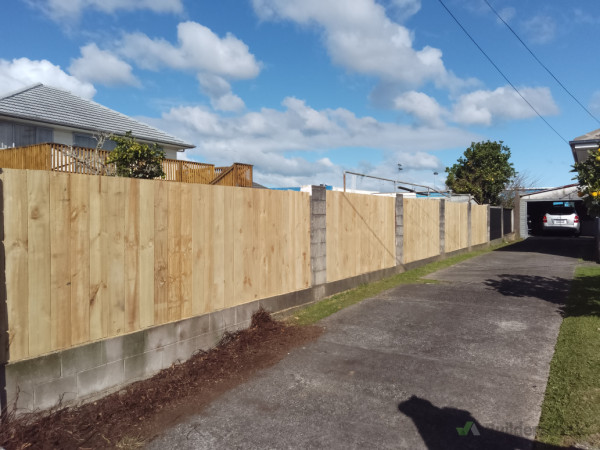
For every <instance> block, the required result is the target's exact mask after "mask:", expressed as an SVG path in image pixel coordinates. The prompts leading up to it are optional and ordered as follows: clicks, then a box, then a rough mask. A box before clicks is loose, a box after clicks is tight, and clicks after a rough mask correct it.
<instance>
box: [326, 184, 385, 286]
mask: <svg viewBox="0 0 600 450" xmlns="http://www.w3.org/2000/svg"><path fill="white" fill-rule="evenodd" d="M394 206H395V198H393V197H376V196H373V195H360V194H348V193H344V192H333V191H328V192H327V250H326V251H327V281H336V280H341V279H343V278H349V277H353V276H355V275H359V274H361V273H367V272H372V271H374V270H379V269H384V268H387V267H393V266H395V265H396V235H395V223H394V222H395V209H394Z"/></svg>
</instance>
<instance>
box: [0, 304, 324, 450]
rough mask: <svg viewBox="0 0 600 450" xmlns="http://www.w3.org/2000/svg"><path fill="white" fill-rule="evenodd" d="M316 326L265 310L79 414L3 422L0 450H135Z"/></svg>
mask: <svg viewBox="0 0 600 450" xmlns="http://www.w3.org/2000/svg"><path fill="white" fill-rule="evenodd" d="M321 332H322V329H321V328H318V327H297V326H288V325H286V324H284V323H282V322H278V321H275V320H273V319H272V318H271V315H270V314H269V313H268V312H267V311H265V310H263V309H260V310H259V311H257V312H256V313H254V315H253V316H252V323H251V326H250V328H248V329H246V330H242V331H238V332H236V333H226V334H225V335H224V336H223V339H222V340H221V342H220V343H219V345H218V346H217V347H216V348H214V349H211V350H209V351H207V352H205V351H198V352H197V353H196V354H195V355H194V356H193V357H192V358H190V359H189V360H188V361H186V362H184V363H182V364H176V365H173V366H171V367H170V368H168V369H165V370H163V371H161V372H159V373H158V374H156V375H155V376H154V377H152V378H150V379H147V380H143V381H140V382H137V383H133V384H131V385H129V386H127V387H125V388H124V389H122V390H121V391H119V392H117V393H114V394H112V395H109V396H107V397H104V398H102V399H101V400H98V401H96V402H93V403H88V404H85V405H82V406H79V407H73V408H63V409H59V408H56V409H54V410H52V411H48V412H37V413H30V414H25V415H21V416H19V417H14V415H9V417H7V418H5V419H4V420H3V421H2V423H0V446H2V447H4V448H5V449H7V450H10V449H25V448H32V449H33V448H107V447H120V448H136V447H141V446H142V445H143V443H144V442H147V441H149V440H151V439H152V438H153V437H154V436H157V435H158V434H160V432H161V431H162V430H164V429H166V428H168V427H170V426H173V425H175V424H176V423H178V422H180V421H181V420H182V419H184V418H185V417H186V416H188V415H190V414H194V413H198V412H200V411H201V410H202V408H204V407H205V406H207V405H208V404H209V403H210V402H211V401H213V400H214V399H215V398H216V397H218V396H219V395H221V394H223V393H224V392H226V391H227V390H229V389H231V388H233V387H235V386H237V385H239V384H240V383H242V382H244V381H245V380H247V379H248V378H249V377H250V376H252V375H253V374H255V373H256V372H257V371H258V370H260V369H263V368H266V367H269V366H272V365H273V364H275V363H277V362H278V361H279V360H281V359H282V358H283V357H284V356H285V355H286V354H287V353H288V351H289V350H290V349H291V348H293V347H296V346H299V345H302V344H304V343H306V342H309V341H311V340H313V339H315V338H316V337H318V336H319V335H320V334H321Z"/></svg>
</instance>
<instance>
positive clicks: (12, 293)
mask: <svg viewBox="0 0 600 450" xmlns="http://www.w3.org/2000/svg"><path fill="white" fill-rule="evenodd" d="M0 178H1V180H2V184H3V197H4V198H3V201H4V208H5V211H4V221H5V223H4V245H5V249H6V251H5V258H6V259H5V263H6V290H7V309H8V323H9V342H10V349H9V351H10V362H15V361H19V360H23V359H27V358H33V357H36V356H41V355H44V354H47V353H50V352H52V351H56V350H63V349H67V348H71V347H74V346H77V345H81V344H85V343H88V342H93V341H97V340H100V339H106V338H111V337H116V336H119V335H123V334H125V333H131V332H135V331H138V330H141V329H144V328H147V327H150V326H155V325H161V324H165V323H167V322H173V321H177V320H180V319H182V318H186V317H191V316H194V315H199V314H204V313H209V312H213V311H217V310H220V309H223V308H227V307H232V306H237V305H240V304H243V303H247V302H251V301H254V300H257V299H261V298H266V297H269V296H273V295H278V294H283V293H288V292H293V291H297V290H300V289H305V288H307V287H309V285H310V279H311V268H310V229H309V226H310V197H309V195H308V194H306V193H299V192H279V191H270V190H259V189H247V188H238V187H226V186H209V185H200V184H184V183H172V182H165V181H157V180H135V179H127V178H115V177H101V176H95V175H85V174H73V173H64V172H63V173H61V172H45V171H34V170H15V169H4V170H3V171H2V173H1V174H0Z"/></svg>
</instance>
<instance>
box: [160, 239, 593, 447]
mask: <svg viewBox="0 0 600 450" xmlns="http://www.w3.org/2000/svg"><path fill="white" fill-rule="evenodd" d="M588 248H591V241H589V240H587V239H584V238H580V239H575V238H530V239H528V240H527V241H525V242H522V243H519V244H516V245H513V246H511V247H508V248H506V249H504V250H501V251H495V252H492V253H489V254H485V255H483V256H479V257H476V258H472V259H470V260H468V261H466V262H463V263H461V264H457V265H455V266H453V267H451V268H448V269H444V270H441V271H439V272H437V273H435V274H433V275H431V276H430V278H431V279H433V280H438V283H437V284H427V285H404V286H400V287H398V288H395V289H392V290H390V291H387V292H385V293H383V294H381V295H379V296H377V297H374V298H371V299H368V300H365V301H363V302H362V303H360V304H358V305H355V306H352V307H350V308H347V309H345V310H343V311H340V312H339V313H337V314H335V315H333V316H331V317H329V318H327V319H326V320H324V321H323V322H322V324H323V325H324V326H325V327H326V328H327V331H326V333H324V334H323V335H322V337H321V338H319V339H318V340H317V341H315V342H314V343H311V344H310V345H309V346H307V347H305V348H298V349H295V350H294V351H293V352H291V353H290V355H289V356H288V357H286V358H285V359H284V360H282V361H281V362H280V363H279V364H277V365H276V366H274V367H272V368H270V369H268V370H265V371H263V372H261V373H260V374H259V375H258V376H257V377H256V378H254V379H252V380H251V381H249V382H248V383H246V384H244V385H242V386H240V387H238V388H236V389H234V390H232V391H230V392H229V393H227V394H225V395H224V396H222V397H220V398H219V399H218V400H217V401H215V402H214V403H213V404H212V405H211V406H209V407H208V408H206V409H205V410H204V411H203V412H202V414H200V415H198V416H195V417H192V418H190V419H189V420H188V421H187V422H185V423H183V424H180V425H178V426H176V427H175V428H173V429H171V430H169V431H168V432H167V433H166V434H164V435H163V436H161V437H160V438H159V439H157V440H155V441H153V442H152V443H151V444H150V445H149V447H150V448H154V449H164V448H187V449H204V448H406V449H419V448H428V449H459V448H460V449H464V448H486V449H495V448H498V449H512V448H520V449H525V448H531V445H532V442H533V439H534V437H535V427H536V426H537V424H538V420H539V416H540V408H541V404H542V401H543V396H544V390H545V387H546V380H547V377H548V371H549V365H550V360H551V358H552V354H553V351H554V345H555V342H556V338H557V335H558V330H559V327H560V323H561V320H562V318H561V313H560V311H561V305H562V303H563V301H564V300H565V298H566V295H567V294H568V289H569V284H570V280H571V279H572V276H573V272H574V268H575V266H576V264H577V261H578V258H580V257H582V256H583V257H587V249H588ZM470 423H472V425H470ZM457 428H460V430H457Z"/></svg>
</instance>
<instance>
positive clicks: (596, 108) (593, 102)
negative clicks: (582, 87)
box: [589, 91, 600, 114]
mask: <svg viewBox="0 0 600 450" xmlns="http://www.w3.org/2000/svg"><path fill="white" fill-rule="evenodd" d="M589 109H590V111H592V112H595V113H596V114H600V91H596V92H594V93H593V94H592V97H591V98H590V104H589Z"/></svg>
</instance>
